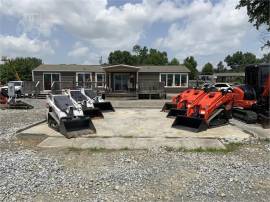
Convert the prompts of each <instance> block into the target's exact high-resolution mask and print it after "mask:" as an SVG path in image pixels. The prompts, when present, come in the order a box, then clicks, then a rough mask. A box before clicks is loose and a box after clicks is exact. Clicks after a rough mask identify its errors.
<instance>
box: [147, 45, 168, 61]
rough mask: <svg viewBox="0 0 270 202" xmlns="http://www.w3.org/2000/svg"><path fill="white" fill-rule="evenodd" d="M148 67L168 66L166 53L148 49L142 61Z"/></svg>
mask: <svg viewBox="0 0 270 202" xmlns="http://www.w3.org/2000/svg"><path fill="white" fill-rule="evenodd" d="M144 64H148V65H166V64H168V57H167V53H166V52H160V51H158V50H156V49H152V48H151V49H150V50H149V53H148V55H147V57H146V60H145V61H144Z"/></svg>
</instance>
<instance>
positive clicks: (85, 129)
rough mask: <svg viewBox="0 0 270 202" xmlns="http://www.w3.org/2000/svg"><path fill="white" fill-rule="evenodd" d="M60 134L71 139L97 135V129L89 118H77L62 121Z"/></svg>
mask: <svg viewBox="0 0 270 202" xmlns="http://www.w3.org/2000/svg"><path fill="white" fill-rule="evenodd" d="M59 132H60V133H61V134H63V135H64V136H65V137H66V138H68V139H69V138H76V137H80V136H83V135H89V134H93V133H96V128H95V126H94V124H93V123H92V121H91V119H90V118H89V117H77V118H72V119H61V120H60V125H59Z"/></svg>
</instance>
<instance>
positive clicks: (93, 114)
mask: <svg viewBox="0 0 270 202" xmlns="http://www.w3.org/2000/svg"><path fill="white" fill-rule="evenodd" d="M83 114H84V115H85V116H87V117H90V118H101V119H103V118H104V116H103V114H102V112H101V111H100V109H98V108H84V109H83Z"/></svg>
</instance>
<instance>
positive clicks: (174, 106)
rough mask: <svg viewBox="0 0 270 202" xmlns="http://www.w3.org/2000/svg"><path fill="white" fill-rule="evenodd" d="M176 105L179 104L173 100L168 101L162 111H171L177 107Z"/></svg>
mask: <svg viewBox="0 0 270 202" xmlns="http://www.w3.org/2000/svg"><path fill="white" fill-rule="evenodd" d="M176 107H177V105H176V104H175V103H172V102H166V103H165V104H164V105H163V107H162V109H161V111H162V112H167V111H169V110H170V109H172V108H176Z"/></svg>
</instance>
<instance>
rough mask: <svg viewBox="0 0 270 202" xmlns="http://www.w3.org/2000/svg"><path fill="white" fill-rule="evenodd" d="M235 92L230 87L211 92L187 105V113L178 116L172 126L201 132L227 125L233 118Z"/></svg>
mask: <svg viewBox="0 0 270 202" xmlns="http://www.w3.org/2000/svg"><path fill="white" fill-rule="evenodd" d="M233 96H234V95H233V93H232V91H231V90H230V89H227V90H221V91H217V90H216V91H215V92H209V93H207V94H205V95H204V96H203V97H202V98H201V99H200V100H199V101H198V102H197V103H196V104H194V105H193V104H191V105H190V106H188V107H187V113H186V115H178V116H176V118H175V120H174V122H173V124H172V127H175V128H182V129H187V130H190V131H193V132H200V131H204V130H207V129H208V128H211V127H217V126H220V125H225V124H227V123H228V122H229V119H230V118H231V110H232V103H233Z"/></svg>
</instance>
